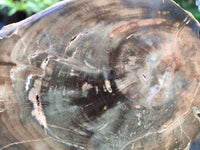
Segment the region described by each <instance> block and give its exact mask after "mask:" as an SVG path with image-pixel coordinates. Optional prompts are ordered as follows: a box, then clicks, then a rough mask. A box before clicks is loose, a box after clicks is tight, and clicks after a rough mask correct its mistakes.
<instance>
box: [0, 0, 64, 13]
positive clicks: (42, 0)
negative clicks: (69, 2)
mask: <svg viewBox="0 0 200 150" xmlns="http://www.w3.org/2000/svg"><path fill="white" fill-rule="evenodd" d="M59 1H61V0H0V9H1V8H4V7H7V8H8V16H11V15H13V14H14V13H15V12H17V11H24V12H26V14H27V15H28V16H30V15H32V14H34V13H37V12H39V11H41V10H44V9H45V8H47V7H49V6H51V5H53V4H55V3H57V2H59Z"/></svg>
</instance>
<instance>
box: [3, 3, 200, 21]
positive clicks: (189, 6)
mask: <svg viewBox="0 0 200 150" xmlns="http://www.w3.org/2000/svg"><path fill="white" fill-rule="evenodd" d="M59 1H61V0H0V9H1V8H4V7H7V8H8V16H11V15H13V14H14V13H15V12H16V11H24V12H26V14H27V15H28V16H29V15H32V14H34V13H37V12H39V11H41V10H43V9H45V8H47V7H49V6H51V5H53V4H55V3H57V2H59ZM174 1H175V2H177V3H178V4H179V5H180V6H181V7H183V8H184V9H186V10H188V11H190V12H191V13H192V14H193V15H194V17H195V18H196V19H197V20H198V21H199V22H200V12H198V9H197V6H196V5H195V0H174Z"/></svg>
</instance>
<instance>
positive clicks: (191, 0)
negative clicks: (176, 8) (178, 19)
mask: <svg viewBox="0 0 200 150" xmlns="http://www.w3.org/2000/svg"><path fill="white" fill-rule="evenodd" d="M174 1H175V2H177V3H178V4H179V5H180V6H181V7H182V8H184V9H185V10H187V11H189V12H191V13H192V14H193V15H194V17H195V18H196V19H197V20H198V21H199V22H200V12H199V11H198V9H197V6H196V5H195V0H174Z"/></svg>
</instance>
